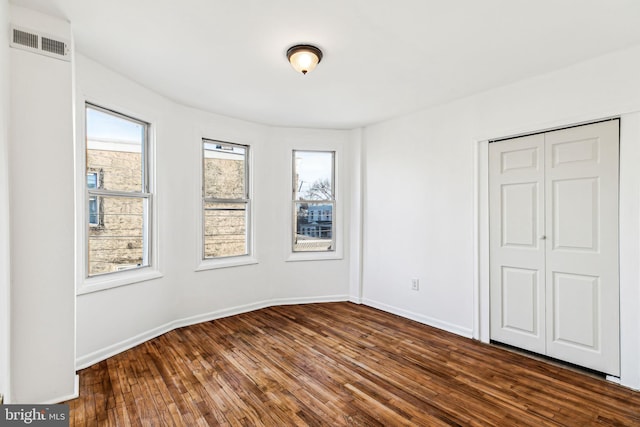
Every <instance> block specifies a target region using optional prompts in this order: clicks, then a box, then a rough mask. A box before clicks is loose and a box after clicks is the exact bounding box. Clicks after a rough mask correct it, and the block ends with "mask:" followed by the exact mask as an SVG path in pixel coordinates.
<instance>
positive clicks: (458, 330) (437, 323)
mask: <svg viewBox="0 0 640 427" xmlns="http://www.w3.org/2000/svg"><path fill="white" fill-rule="evenodd" d="M362 304H364V305H368V306H369V307H373V308H377V309H378V310H382V311H386V312H388V313H392V314H396V315H398V316H401V317H405V318H407V319H411V320H415V321H416V322H419V323H423V324H425V325H428V326H432V327H434V328H438V329H442V330H444V331H447V332H451V333H452V334H456V335H461V336H463V337H465V338H473V329H472V328H463V327H462V326H459V325H454V324H453V323H449V322H445V321H443V320H438V319H434V318H433V317H429V316H424V315H422V314H418V313H414V312H412V311H408V310H404V309H402V308H398V307H394V306H391V305H388V304H384V303H381V302H378V301H374V300H370V299H367V298H363V299H362Z"/></svg>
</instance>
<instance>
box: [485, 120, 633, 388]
mask: <svg viewBox="0 0 640 427" xmlns="http://www.w3.org/2000/svg"><path fill="white" fill-rule="evenodd" d="M618 156H619V121H618V120H611V121H606V122H601V123H595V124H590V125H585V126H577V127H573V128H568V129H562V130H558V131H552V132H547V133H541V134H536V135H531V136H524V137H519V138H513V139H509V140H504V141H499V142H493V143H491V144H490V145H489V210H490V218H491V219H490V264H491V266H490V283H491V284H490V292H491V300H490V301H491V339H492V340H495V341H499V342H502V343H505V344H509V345H513V346H516V347H520V348H523V349H526V350H530V351H533V352H536V353H540V354H544V355H547V356H551V357H554V358H557V359H561V360H564V361H567V362H570V363H574V364H577V365H580V366H584V367H587V368H590V369H594V370H597V371H600V372H604V373H607V374H610V375H614V376H619V375H620V343H619V330H620V314H619V299H620V297H619V292H620V291H619V278H618V265H619V262H618V165H619V158H618Z"/></svg>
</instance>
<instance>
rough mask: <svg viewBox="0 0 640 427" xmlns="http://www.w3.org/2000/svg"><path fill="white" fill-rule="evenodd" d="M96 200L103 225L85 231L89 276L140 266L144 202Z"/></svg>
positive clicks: (118, 198)
mask: <svg viewBox="0 0 640 427" xmlns="http://www.w3.org/2000/svg"><path fill="white" fill-rule="evenodd" d="M100 199H101V202H102V203H101V208H102V212H101V214H102V221H103V224H102V226H101V227H100V228H94V227H90V228H89V275H90V276H93V275H96V274H102V273H110V272H113V271H121V270H126V269H129V268H136V267H140V266H143V263H144V256H143V251H144V238H143V231H144V216H145V210H146V207H145V206H146V200H145V199H144V198H131V197H111V196H101V197H100ZM89 203H90V204H91V200H89ZM90 216H91V215H90ZM90 220H91V219H90Z"/></svg>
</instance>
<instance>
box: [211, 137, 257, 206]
mask: <svg viewBox="0 0 640 427" xmlns="http://www.w3.org/2000/svg"><path fill="white" fill-rule="evenodd" d="M245 162H246V148H244V147H238V146H236V145H230V144H222V143H219V142H216V141H208V142H207V141H205V142H204V165H203V168H204V182H203V188H204V197H205V198H210V199H232V200H233V199H235V200H238V199H246V198H247V191H246V186H245V170H246V169H245Z"/></svg>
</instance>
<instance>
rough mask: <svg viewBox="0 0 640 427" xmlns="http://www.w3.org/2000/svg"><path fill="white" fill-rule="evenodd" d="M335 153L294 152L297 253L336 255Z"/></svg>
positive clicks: (293, 244) (294, 215)
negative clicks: (333, 252) (334, 253)
mask: <svg viewBox="0 0 640 427" xmlns="http://www.w3.org/2000/svg"><path fill="white" fill-rule="evenodd" d="M334 181H335V152H334V151H302V150H293V191H292V193H293V243H292V251H293V252H329V251H335V212H336V199H335V182H334Z"/></svg>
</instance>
